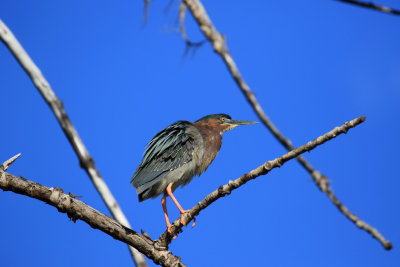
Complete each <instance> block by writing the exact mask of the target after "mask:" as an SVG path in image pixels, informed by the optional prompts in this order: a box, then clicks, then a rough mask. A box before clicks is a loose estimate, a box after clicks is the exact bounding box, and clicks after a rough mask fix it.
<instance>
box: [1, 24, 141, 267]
mask: <svg viewBox="0 0 400 267" xmlns="http://www.w3.org/2000/svg"><path fill="white" fill-rule="evenodd" d="M0 39H1V40H2V41H3V43H4V44H5V45H6V46H7V47H8V49H9V50H10V52H11V53H12V54H13V55H14V57H15V59H16V60H17V61H18V62H19V64H20V65H21V67H22V68H23V69H24V70H25V72H26V73H27V74H28V75H29V77H30V78H31V79H32V82H33V84H34V85H35V87H36V88H37V89H38V91H39V92H40V94H41V95H42V97H43V98H44V100H45V101H46V103H47V104H48V105H49V107H50V108H51V110H52V111H53V113H54V115H55V116H56V118H57V120H58V123H59V124H60V126H61V128H62V130H63V132H64V134H65V136H66V137H67V139H68V141H69V142H70V144H71V145H72V147H73V149H74V151H75V153H76V155H77V156H78V158H79V161H80V165H81V167H82V168H84V169H85V171H86V173H87V174H88V175H89V177H90V179H91V180H92V182H93V184H94V186H95V187H96V189H97V191H98V192H99V194H100V196H101V197H102V199H103V201H104V203H105V204H106V206H107V208H108V210H109V211H110V212H111V214H112V215H113V216H114V218H116V220H117V221H118V222H120V223H121V224H123V225H125V226H127V227H130V224H129V222H128V220H127V218H126V217H125V215H124V213H123V212H122V210H121V208H120V206H119V205H118V203H117V201H116V200H115V198H114V196H113V195H112V193H111V191H110V189H109V188H108V186H107V184H106V183H105V181H104V180H103V178H102V177H101V175H100V172H99V171H98V170H97V168H96V166H95V164H94V161H93V158H92V157H91V156H90V154H89V152H88V151H87V149H86V147H85V145H84V144H83V142H82V140H81V138H80V137H79V135H78V132H77V131H76V130H75V128H74V126H73V125H72V123H71V121H70V119H69V117H68V115H67V113H66V111H65V109H64V107H63V104H62V102H61V101H60V99H58V98H57V96H56V94H55V93H54V91H53V90H52V89H51V87H50V84H49V83H48V82H47V80H46V79H45V77H44V76H43V74H42V73H41V71H40V69H39V68H38V67H37V66H36V65H35V63H34V62H33V61H32V59H31V58H30V57H29V55H28V54H27V53H26V51H25V49H24V48H23V47H22V46H21V44H20V43H19V42H18V40H17V38H16V37H15V36H14V35H13V33H12V32H11V30H10V29H9V28H8V27H7V26H6V25H5V24H4V23H3V21H2V20H0ZM129 251H130V253H131V254H132V257H133V260H134V261H135V264H136V266H138V267H145V266H147V264H146V261H145V259H144V257H143V255H141V254H140V253H138V252H137V251H136V250H135V249H133V248H131V247H129Z"/></svg>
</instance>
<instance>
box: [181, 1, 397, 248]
mask: <svg viewBox="0 0 400 267" xmlns="http://www.w3.org/2000/svg"><path fill="white" fill-rule="evenodd" d="M183 2H184V3H185V5H186V6H187V7H188V8H189V10H190V12H191V14H192V16H193V17H194V19H195V20H196V22H197V24H198V25H199V28H200V30H201V31H202V32H203V34H204V35H205V36H206V37H207V39H208V40H209V42H210V43H211V44H212V46H213V48H214V51H215V52H216V53H217V54H218V55H219V56H220V57H221V58H222V60H223V61H224V63H225V65H226V67H227V68H228V70H229V72H230V74H231V76H232V78H233V79H234V80H235V82H236V84H237V85H238V87H239V88H240V90H241V91H242V93H243V94H244V96H245V97H246V99H247V101H248V102H249V104H250V105H251V107H252V108H253V109H254V111H255V113H256V114H257V116H258V117H259V118H260V120H261V121H262V122H263V123H264V125H265V126H266V127H267V128H268V129H269V131H270V132H271V133H272V134H273V136H274V137H275V138H276V139H277V140H278V141H279V142H280V143H281V144H282V145H283V146H284V147H285V148H286V150H288V151H291V150H293V149H295V147H294V146H293V145H292V143H291V141H290V140H289V139H287V138H286V137H285V136H284V135H283V134H282V133H281V132H280V131H279V130H278V128H277V127H276V126H275V125H274V123H273V122H272V121H271V120H270V118H269V117H268V116H267V114H265V112H264V110H263V109H262V107H261V105H260V103H259V102H258V100H257V98H256V96H255V94H254V93H253V92H252V91H251V90H250V87H249V86H248V84H247V83H246V81H245V80H244V79H243V77H242V75H241V74H240V72H239V69H238V67H237V66H236V63H235V61H234V60H233V57H232V55H231V53H230V52H229V50H228V47H227V45H226V41H225V37H224V36H223V35H222V34H220V33H219V32H218V31H217V29H216V28H215V27H214V25H213V23H212V22H211V19H210V17H209V16H208V15H207V12H206V10H205V8H204V6H203V5H202V3H201V2H200V1H199V0H183ZM296 159H297V161H298V162H299V163H300V164H301V165H302V166H303V167H304V169H306V170H307V171H308V173H309V174H310V176H311V178H312V179H313V180H314V182H315V183H316V185H317V186H318V188H319V189H320V190H321V191H322V192H324V193H326V194H327V195H328V197H329V198H330V199H331V201H332V202H333V204H335V205H336V206H338V205H337V203H340V202H339V201H338V198H337V197H336V196H335V195H334V194H333V193H332V190H331V189H330V188H329V179H328V177H326V176H325V175H323V174H321V173H320V172H319V171H318V170H316V169H314V167H313V166H312V165H311V164H310V163H309V162H308V161H306V159H305V158H303V157H302V156H298V157H297V158H296ZM340 205H342V204H340ZM339 210H340V211H341V212H342V213H343V214H344V215H345V216H346V217H347V218H349V219H350V220H351V221H352V222H355V221H354V220H352V219H351V218H350V217H349V216H347V215H346V213H344V210H343V209H340V208H339ZM365 224H366V223H365ZM356 225H357V224H356ZM357 226H358V225H357ZM366 226H367V227H363V228H362V229H364V230H366V229H368V228H372V226H370V225H368V224H366ZM372 229H373V228H372ZM367 232H369V231H367ZM371 234H372V233H371ZM383 245H384V247H385V248H386V249H390V248H391V247H389V246H385V244H383Z"/></svg>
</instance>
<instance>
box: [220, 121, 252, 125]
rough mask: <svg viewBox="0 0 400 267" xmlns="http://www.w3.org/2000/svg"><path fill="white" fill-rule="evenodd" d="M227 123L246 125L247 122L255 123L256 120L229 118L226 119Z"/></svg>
mask: <svg viewBox="0 0 400 267" xmlns="http://www.w3.org/2000/svg"><path fill="white" fill-rule="evenodd" d="M227 123H229V124H233V125H248V124H256V123H258V122H256V121H243V120H229V121H227Z"/></svg>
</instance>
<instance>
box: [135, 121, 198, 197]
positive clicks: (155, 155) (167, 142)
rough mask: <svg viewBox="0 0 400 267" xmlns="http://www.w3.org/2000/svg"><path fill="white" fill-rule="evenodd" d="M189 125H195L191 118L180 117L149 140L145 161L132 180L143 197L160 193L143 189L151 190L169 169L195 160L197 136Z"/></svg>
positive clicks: (171, 169)
mask: <svg viewBox="0 0 400 267" xmlns="http://www.w3.org/2000/svg"><path fill="white" fill-rule="evenodd" d="M189 127H194V126H192V124H191V123H190V122H188V121H178V122H176V123H174V124H171V125H170V126H168V127H167V128H165V129H164V130H162V131H161V132H159V133H158V134H156V136H154V137H153V139H152V140H151V141H150V142H149V143H148V144H147V149H146V151H145V153H144V156H143V160H142V163H141V164H140V165H139V167H138V168H137V169H136V171H135V173H134V174H133V176H132V180H131V183H132V184H133V186H134V187H135V188H136V192H137V194H138V195H139V201H142V200H144V199H147V198H149V197H155V196H157V195H150V192H147V194H145V196H143V193H145V191H146V190H147V191H149V189H151V187H152V186H154V185H155V184H157V183H158V182H160V181H161V180H162V179H163V178H165V177H166V175H168V173H169V172H171V171H173V170H175V169H177V168H179V167H181V166H183V165H184V164H186V163H189V162H190V161H192V158H193V151H194V149H195V140H194V138H193V136H192V135H190V134H188V133H187V131H186V130H187V129H188V128H189ZM163 190H164V189H163ZM152 191H153V190H152Z"/></svg>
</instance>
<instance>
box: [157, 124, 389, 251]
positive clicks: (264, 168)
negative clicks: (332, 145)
mask: <svg viewBox="0 0 400 267" xmlns="http://www.w3.org/2000/svg"><path fill="white" fill-rule="evenodd" d="M364 121H365V117H359V118H356V119H354V120H352V121H350V122H345V123H344V124H343V125H342V126H340V127H336V128H335V129H333V130H332V131H330V132H328V133H326V134H324V135H322V136H320V137H318V138H317V139H315V140H313V141H310V142H308V143H307V144H305V145H303V146H301V147H299V148H296V149H294V150H292V151H290V152H288V153H287V154H285V155H283V156H281V157H279V158H276V159H274V160H271V161H267V162H265V163H264V164H263V165H261V166H259V167H258V168H257V169H255V170H252V171H251V172H249V173H247V174H245V175H243V176H241V177H240V178H238V179H236V180H235V181H229V183H228V184H226V185H221V186H220V187H218V189H217V190H215V191H214V192H212V193H210V194H209V195H208V196H206V197H205V198H204V199H203V200H202V201H200V202H199V203H198V204H197V205H196V206H194V207H193V208H192V209H191V210H190V211H189V212H188V213H186V216H185V218H184V221H185V225H188V223H189V222H190V221H191V220H192V219H193V218H194V217H195V216H197V215H198V214H199V213H200V211H202V210H203V209H205V208H207V207H208V206H209V205H211V204H212V203H213V202H214V201H216V200H217V199H219V198H221V197H223V196H226V195H229V194H230V193H231V192H232V191H233V190H235V189H237V188H239V187H240V186H242V185H244V184H245V183H247V182H248V181H250V180H252V179H255V178H257V177H259V176H260V175H266V174H267V173H269V172H270V171H271V170H272V169H274V168H277V167H278V168H279V167H281V166H282V165H283V164H285V163H286V162H287V161H289V160H291V159H293V158H296V157H298V156H299V155H300V154H302V153H304V152H307V151H310V150H312V149H314V148H316V147H317V146H319V145H322V144H323V143H325V142H327V141H329V140H331V139H333V138H335V137H336V136H338V135H340V134H343V133H347V131H348V130H349V129H351V128H353V127H355V126H357V125H359V124H360V123H362V122H364ZM329 192H331V191H330V189H329ZM335 204H336V203H335ZM337 206H338V208H339V209H341V211H342V212H343V213H344V214H345V215H346V216H347V217H349V218H351V220H352V221H353V222H354V223H355V224H356V225H357V226H358V227H359V228H360V229H364V230H366V231H367V232H369V233H370V234H371V235H372V236H373V237H374V238H376V239H377V240H379V242H380V243H381V244H382V245H383V246H384V247H385V248H386V249H390V248H391V247H392V244H391V243H390V241H388V240H386V239H385V238H384V237H383V236H382V235H381V234H380V233H379V231H378V230H376V229H375V228H374V227H372V226H370V225H368V224H367V223H365V222H364V221H362V220H360V219H358V218H357V216H356V215H354V214H352V213H351V212H350V211H349V210H348V209H347V208H346V207H345V206H343V205H342V204H341V203H340V202H338V204H337ZM182 227H183V225H182V224H181V221H180V218H179V219H177V220H175V222H174V223H173V224H172V226H171V233H169V232H168V231H165V232H164V233H163V234H162V235H161V236H160V237H159V239H158V240H157V241H156V242H158V246H159V247H165V248H167V247H168V244H169V243H171V240H172V237H174V236H175V235H176V234H178V233H179V232H180V231H182Z"/></svg>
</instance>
